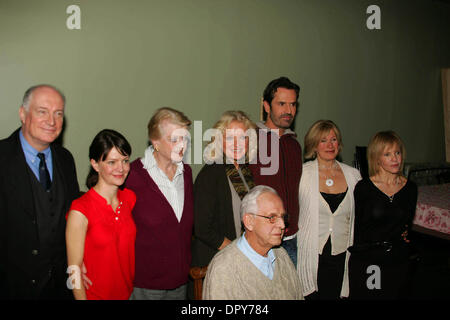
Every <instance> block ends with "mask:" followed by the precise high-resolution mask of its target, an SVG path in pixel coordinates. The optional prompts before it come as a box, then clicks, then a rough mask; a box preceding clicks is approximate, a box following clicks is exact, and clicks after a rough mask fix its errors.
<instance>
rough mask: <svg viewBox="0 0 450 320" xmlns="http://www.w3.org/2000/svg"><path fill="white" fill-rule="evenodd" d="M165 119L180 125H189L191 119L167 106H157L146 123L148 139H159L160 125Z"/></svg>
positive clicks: (160, 134)
mask: <svg viewBox="0 0 450 320" xmlns="http://www.w3.org/2000/svg"><path fill="white" fill-rule="evenodd" d="M165 120H167V121H169V122H171V123H173V124H176V125H179V126H182V127H189V126H190V125H191V120H189V118H188V117H186V116H185V115H184V113H183V112H181V111H178V110H175V109H172V108H169V107H163V108H159V109H158V110H156V111H155V113H154V114H153V116H152V118H151V119H150V121H149V122H148V125H147V129H148V138H149V139H150V140H159V139H160V138H161V136H162V133H161V126H160V125H161V123H162V122H163V121H165Z"/></svg>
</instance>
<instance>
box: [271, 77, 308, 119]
mask: <svg viewBox="0 0 450 320" xmlns="http://www.w3.org/2000/svg"><path fill="white" fill-rule="evenodd" d="M278 88H285V89H289V90H294V91H295V94H296V95H297V98H296V99H295V100H296V101H297V104H298V96H299V94H300V87H299V86H298V84H296V83H293V82H292V81H291V80H289V78H287V77H280V78H278V79H274V80H272V81H270V82H269V84H268V85H267V87H266V88H265V89H264V93H263V101H267V102H268V103H269V105H270V106H272V100H273V98H274V97H275V92H277V90H278ZM266 119H267V112H266V110H264V108H263V120H264V121H266Z"/></svg>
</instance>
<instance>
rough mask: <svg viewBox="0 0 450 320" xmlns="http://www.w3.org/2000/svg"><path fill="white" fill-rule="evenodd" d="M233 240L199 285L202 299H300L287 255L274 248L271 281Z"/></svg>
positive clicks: (293, 269) (297, 283) (222, 251)
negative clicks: (201, 287) (200, 285)
mask: <svg viewBox="0 0 450 320" xmlns="http://www.w3.org/2000/svg"><path fill="white" fill-rule="evenodd" d="M236 244H237V239H236V240H234V241H233V242H232V243H231V244H229V245H228V246H227V247H226V248H225V249H223V250H221V251H219V252H218V253H217V254H216V255H215V256H214V258H213V260H212V261H211V263H210V264H209V266H208V272H207V273H206V277H205V280H204V282H203V293H202V297H203V299H204V300H302V299H303V296H302V290H301V288H300V281H299V279H298V276H297V273H296V271H295V267H294V264H293V263H292V261H291V259H290V258H289V256H288V254H287V252H286V251H285V250H284V249H283V248H281V247H279V248H274V249H273V252H274V254H275V257H276V260H275V269H274V274H273V280H270V279H269V278H268V277H266V276H265V275H264V274H263V273H262V272H261V271H260V270H259V269H258V268H257V267H256V266H255V265H254V264H253V263H252V262H251V261H250V260H249V259H248V258H247V256H246V255H245V254H244V253H242V251H241V250H240V249H239V248H238V247H237V245H236Z"/></svg>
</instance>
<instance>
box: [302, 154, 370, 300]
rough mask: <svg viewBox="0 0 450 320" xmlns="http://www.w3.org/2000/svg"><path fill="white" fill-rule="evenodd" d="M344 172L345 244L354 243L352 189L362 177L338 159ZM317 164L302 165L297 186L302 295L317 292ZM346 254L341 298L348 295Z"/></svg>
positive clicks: (347, 257)
mask: <svg viewBox="0 0 450 320" xmlns="http://www.w3.org/2000/svg"><path fill="white" fill-rule="evenodd" d="M337 163H338V164H339V166H340V167H341V169H342V172H343V173H344V177H345V180H346V182H347V186H348V190H347V192H348V195H349V196H350V197H351V198H350V199H351V210H350V223H349V226H350V230H349V237H348V247H349V246H351V245H352V244H353V226H354V218H355V201H354V197H353V190H354V188H355V185H356V183H357V182H358V181H359V180H361V174H360V173H359V171H358V170H357V169H355V168H353V167H350V166H348V165H346V164H344V163H341V162H337ZM319 195H320V192H319V165H318V162H317V159H316V160H313V161H310V162H307V163H305V164H304V165H303V172H302V178H301V180H300V187H299V204H300V212H299V219H298V227H299V231H298V233H297V246H298V250H297V261H298V262H297V272H298V275H299V277H300V283H301V288H302V290H303V296H306V295H309V294H311V293H313V292H314V291H317V290H318V288H317V270H318V267H319V200H320V199H319ZM349 257H350V253H349V252H348V251H347V253H346V256H345V270H344V278H343V281H342V289H341V297H348V294H349V284H348V259H349Z"/></svg>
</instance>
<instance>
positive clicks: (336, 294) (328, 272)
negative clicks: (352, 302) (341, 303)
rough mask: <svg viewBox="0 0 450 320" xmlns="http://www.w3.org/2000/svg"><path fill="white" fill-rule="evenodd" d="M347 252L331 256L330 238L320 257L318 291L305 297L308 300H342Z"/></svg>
mask: <svg viewBox="0 0 450 320" xmlns="http://www.w3.org/2000/svg"><path fill="white" fill-rule="evenodd" d="M345 254H346V253H345V252H343V253H340V254H338V255H335V256H333V255H331V238H328V240H327V243H326V244H325V246H324V248H323V250H322V254H320V255H319V269H318V271H317V286H318V287H319V288H318V289H319V290H318V291H316V292H314V293H312V294H310V295H308V296H306V297H305V299H306V300H337V299H340V295H341V289H342V281H343V279H344V269H345Z"/></svg>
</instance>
